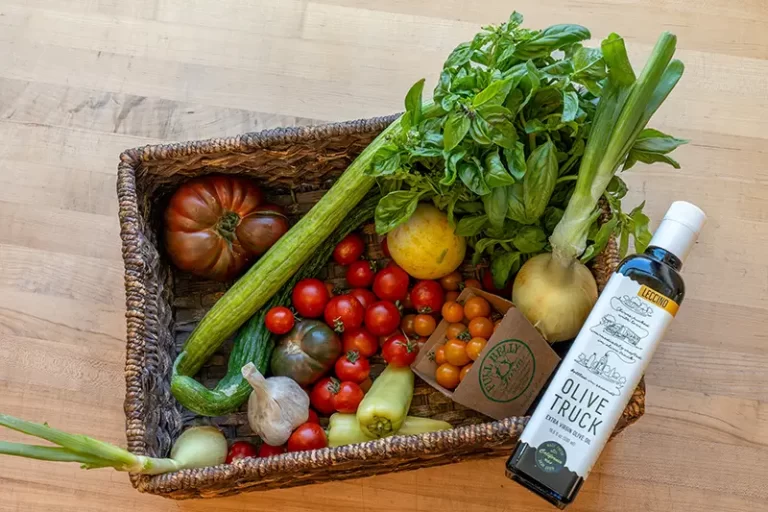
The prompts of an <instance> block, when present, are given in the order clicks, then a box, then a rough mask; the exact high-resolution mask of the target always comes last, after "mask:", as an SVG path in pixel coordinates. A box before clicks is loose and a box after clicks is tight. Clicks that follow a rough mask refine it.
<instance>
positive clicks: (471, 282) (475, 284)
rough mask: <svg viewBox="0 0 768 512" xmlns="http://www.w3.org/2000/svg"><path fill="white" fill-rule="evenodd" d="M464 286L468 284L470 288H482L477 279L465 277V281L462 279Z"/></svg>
mask: <svg viewBox="0 0 768 512" xmlns="http://www.w3.org/2000/svg"><path fill="white" fill-rule="evenodd" d="M464 286H465V287H467V286H469V287H471V288H477V289H478V290H482V289H483V285H482V283H480V281H478V280H477V279H467V280H466V281H464Z"/></svg>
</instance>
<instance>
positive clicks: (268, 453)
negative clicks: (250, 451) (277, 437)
mask: <svg viewBox="0 0 768 512" xmlns="http://www.w3.org/2000/svg"><path fill="white" fill-rule="evenodd" d="M283 453H285V446H272V445H271V444H267V443H261V446H259V455H258V456H259V457H260V458H261V457H272V456H274V455H280V454H283Z"/></svg>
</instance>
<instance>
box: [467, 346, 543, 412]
mask: <svg viewBox="0 0 768 512" xmlns="http://www.w3.org/2000/svg"><path fill="white" fill-rule="evenodd" d="M535 371H536V359H535V358H534V357H533V352H532V351H531V349H530V348H529V347H528V345H527V344H526V343H525V342H524V341H521V340H516V339H509V340H504V341H501V342H499V343H497V344H496V346H494V347H493V348H492V349H491V350H489V351H488V353H487V354H485V357H483V360H482V361H481V362H480V371H479V372H478V378H479V379H480V389H482V390H483V394H484V395H485V397H486V398H487V399H488V400H492V401H494V402H500V403H504V402H511V401H512V400H515V399H517V398H519V397H520V395H522V394H523V393H525V391H526V390H527V389H528V386H530V385H531V382H532V381H533V375H534V373H535Z"/></svg>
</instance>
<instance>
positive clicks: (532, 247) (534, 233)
mask: <svg viewBox="0 0 768 512" xmlns="http://www.w3.org/2000/svg"><path fill="white" fill-rule="evenodd" d="M512 243H513V244H515V247H517V248H518V249H519V250H520V252H522V253H535V252H540V251H541V250H542V249H544V246H545V245H547V234H546V233H545V232H544V230H543V229H541V228H540V227H538V226H523V227H522V228H520V231H518V232H517V235H515V239H514V240H512Z"/></svg>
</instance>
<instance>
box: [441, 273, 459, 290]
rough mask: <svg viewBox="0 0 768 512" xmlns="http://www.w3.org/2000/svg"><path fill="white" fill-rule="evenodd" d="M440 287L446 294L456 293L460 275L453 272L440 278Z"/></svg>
mask: <svg viewBox="0 0 768 512" xmlns="http://www.w3.org/2000/svg"><path fill="white" fill-rule="evenodd" d="M440 286H442V287H443V290H445V291H447V292H452V291H456V290H458V289H459V288H460V287H461V274H459V273H458V272H457V271H453V272H451V273H450V274H448V275H445V276H443V277H441V278H440Z"/></svg>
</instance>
